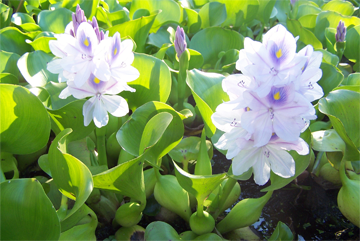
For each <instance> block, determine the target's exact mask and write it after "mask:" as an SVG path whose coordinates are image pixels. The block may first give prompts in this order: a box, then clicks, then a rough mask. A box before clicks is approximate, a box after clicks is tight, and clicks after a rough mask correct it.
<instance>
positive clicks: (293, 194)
mask: <svg viewBox="0 0 360 241" xmlns="http://www.w3.org/2000/svg"><path fill="white" fill-rule="evenodd" d="M213 159H214V160H215V162H214V166H213V170H214V172H217V173H221V172H224V171H226V170H228V167H229V166H230V164H231V161H228V160H226V158H225V157H224V156H223V155H222V154H221V153H218V152H214V158H213ZM239 183H240V186H241V195H240V198H239V200H242V199H245V198H257V197H261V196H262V195H264V193H262V192H260V190H261V189H263V188H264V187H266V186H262V187H260V186H258V185H257V184H255V182H254V181H253V177H251V178H250V179H249V180H247V181H239ZM302 186H304V187H308V188H309V189H310V190H305V189H301V188H300V187H302ZM338 192H339V190H338V189H333V190H324V189H323V188H322V187H321V186H319V185H318V184H317V183H316V182H315V181H314V180H313V178H312V177H311V176H310V175H305V178H303V180H301V182H299V183H298V185H295V183H290V184H289V185H287V186H286V187H284V188H282V189H281V190H276V191H274V193H273V196H272V197H271V198H270V200H269V201H268V203H267V204H266V205H265V207H264V209H263V212H262V215H261V217H260V219H259V220H258V221H257V222H256V223H254V224H253V225H252V228H253V230H256V231H257V232H258V234H259V235H260V236H261V238H262V239H267V238H269V237H270V236H271V234H272V233H273V231H274V230H275V228H276V225H277V223H278V221H281V222H283V223H285V224H286V225H287V226H288V227H289V228H290V229H291V230H292V232H293V234H294V239H295V240H304V239H305V240H359V237H360V235H359V232H360V231H359V228H358V227H356V226H355V225H353V224H352V223H350V222H349V221H348V220H347V219H346V218H345V217H344V216H343V215H342V214H341V212H340V210H339V209H338V207H337V201H336V200H337V194H338Z"/></svg>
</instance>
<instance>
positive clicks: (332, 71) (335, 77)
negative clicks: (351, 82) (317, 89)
mask: <svg viewBox="0 0 360 241" xmlns="http://www.w3.org/2000/svg"><path fill="white" fill-rule="evenodd" d="M320 68H321V70H322V73H323V74H322V77H321V79H320V80H319V82H318V84H319V85H320V86H321V87H322V89H323V91H324V95H327V94H328V93H329V92H330V91H332V90H333V89H334V88H335V87H337V86H338V85H339V84H340V83H341V81H342V80H343V79H344V76H343V75H342V73H341V72H340V71H339V70H338V69H337V68H336V67H335V66H333V65H331V64H328V63H324V62H322V63H321V66H320Z"/></svg>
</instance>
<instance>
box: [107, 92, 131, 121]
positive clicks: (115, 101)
mask: <svg viewBox="0 0 360 241" xmlns="http://www.w3.org/2000/svg"><path fill="white" fill-rule="evenodd" d="M101 98H102V101H103V103H104V106H103V107H104V108H105V109H106V110H107V111H108V112H109V113H110V114H112V115H113V116H116V117H121V116H125V115H126V114H127V113H129V106H128V103H127V102H126V100H125V99H124V98H123V97H121V96H118V95H102V97H101Z"/></svg>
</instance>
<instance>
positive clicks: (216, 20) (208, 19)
mask: <svg viewBox="0 0 360 241" xmlns="http://www.w3.org/2000/svg"><path fill="white" fill-rule="evenodd" d="M199 16H200V18H201V28H208V27H213V26H219V25H220V24H222V23H223V22H224V21H225V19H226V16H227V15H226V7H225V4H222V3H219V2H210V3H207V4H205V5H204V6H203V7H202V8H201V9H200V11H199Z"/></svg>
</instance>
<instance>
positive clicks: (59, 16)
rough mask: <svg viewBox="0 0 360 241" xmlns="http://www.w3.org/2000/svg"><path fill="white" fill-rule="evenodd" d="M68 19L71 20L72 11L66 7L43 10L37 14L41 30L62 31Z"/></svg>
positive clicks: (68, 21)
mask: <svg viewBox="0 0 360 241" xmlns="http://www.w3.org/2000/svg"><path fill="white" fill-rule="evenodd" d="M70 21H72V12H71V11H70V10H69V9H66V8H58V9H55V10H53V11H50V10H43V11H41V12H40V14H39V15H38V24H39V26H40V28H41V29H42V30H43V31H50V32H54V33H64V32H65V27H66V25H68V23H70Z"/></svg>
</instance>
